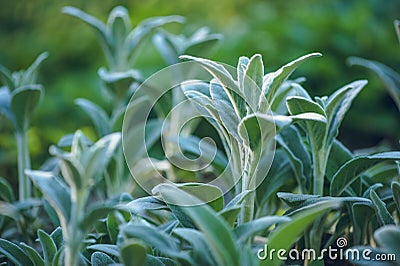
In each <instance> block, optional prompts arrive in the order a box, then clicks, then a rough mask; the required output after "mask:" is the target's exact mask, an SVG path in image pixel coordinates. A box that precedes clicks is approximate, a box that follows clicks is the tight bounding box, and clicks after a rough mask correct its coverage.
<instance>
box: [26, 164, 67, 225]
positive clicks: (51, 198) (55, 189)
mask: <svg viewBox="0 0 400 266" xmlns="http://www.w3.org/2000/svg"><path fill="white" fill-rule="evenodd" d="M25 172H26V174H27V175H28V176H30V177H31V178H32V181H33V183H34V184H35V185H36V186H37V187H38V188H39V189H40V190H41V191H42V193H43V196H44V197H45V198H46V199H47V201H48V202H49V203H50V205H51V206H52V207H53V208H54V209H55V211H56V212H57V214H58V218H59V219H60V221H61V223H62V224H63V225H65V224H66V223H67V222H68V221H69V219H70V215H71V196H70V192H69V189H68V187H67V186H66V185H65V184H64V183H62V182H61V181H60V180H59V179H58V178H56V177H55V176H54V175H53V174H51V173H49V172H42V171H32V170H26V171H25Z"/></svg>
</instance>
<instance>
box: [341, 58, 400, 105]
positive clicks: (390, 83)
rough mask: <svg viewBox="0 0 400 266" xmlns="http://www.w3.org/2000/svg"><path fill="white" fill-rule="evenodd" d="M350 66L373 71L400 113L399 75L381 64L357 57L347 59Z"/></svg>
mask: <svg viewBox="0 0 400 266" xmlns="http://www.w3.org/2000/svg"><path fill="white" fill-rule="evenodd" d="M348 62H349V64H350V65H359V66H363V67H366V68H368V69H370V70H372V71H374V72H375V73H376V74H377V75H378V77H379V78H380V79H381V80H382V81H383V83H384V84H385V86H386V89H387V90H388V92H389V94H390V95H391V96H392V98H393V100H394V102H395V103H396V105H397V108H398V109H399V111H400V74H399V73H397V72H396V71H394V70H393V69H391V68H389V67H387V66H385V65H384V64H381V63H379V62H377V61H373V60H367V59H363V58H359V57H350V58H349V59H348Z"/></svg>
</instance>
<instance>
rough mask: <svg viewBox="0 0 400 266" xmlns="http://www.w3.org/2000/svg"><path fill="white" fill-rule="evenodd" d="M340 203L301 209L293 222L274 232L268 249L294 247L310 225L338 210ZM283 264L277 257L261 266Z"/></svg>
mask: <svg viewBox="0 0 400 266" xmlns="http://www.w3.org/2000/svg"><path fill="white" fill-rule="evenodd" d="M339 206H340V202H338V201H323V202H319V203H316V204H313V205H309V206H307V207H304V208H302V209H299V210H298V212H296V214H294V215H293V216H291V217H290V218H291V221H289V222H286V223H283V224H281V225H280V226H279V227H278V228H277V229H276V230H275V231H273V232H272V233H271V234H270V236H269V239H268V249H269V250H271V249H275V250H279V249H285V250H289V248H290V247H291V246H292V245H293V243H294V242H295V241H296V240H297V239H298V238H299V237H300V236H301V235H302V233H304V231H305V230H306V229H307V228H308V227H309V225H310V224H311V223H312V222H313V221H314V220H315V219H317V218H318V217H320V216H322V215H323V214H325V213H326V212H327V211H329V210H331V209H333V208H338V207H339ZM280 264H281V262H280V261H279V260H278V258H277V257H274V258H273V259H272V260H261V261H260V265H268V266H275V265H280Z"/></svg>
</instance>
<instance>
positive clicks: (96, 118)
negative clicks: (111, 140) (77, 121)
mask: <svg viewBox="0 0 400 266" xmlns="http://www.w3.org/2000/svg"><path fill="white" fill-rule="evenodd" d="M75 103H76V104H77V105H78V106H79V107H81V108H82V109H83V110H84V111H85V112H86V114H87V115H88V116H89V117H90V119H91V120H92V123H93V125H94V126H95V128H96V130H97V133H98V134H99V136H100V137H102V136H104V135H107V134H109V133H110V132H111V125H110V122H109V119H108V116H107V113H106V112H105V111H104V110H103V109H102V108H101V107H100V106H98V105H96V104H95V103H93V102H91V101H89V100H86V99H76V100H75Z"/></svg>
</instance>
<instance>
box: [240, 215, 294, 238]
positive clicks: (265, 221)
mask: <svg viewBox="0 0 400 266" xmlns="http://www.w3.org/2000/svg"><path fill="white" fill-rule="evenodd" d="M290 220H291V219H290V218H289V217H284V216H266V217H262V218H258V219H256V220H253V221H250V222H247V223H244V224H241V225H239V226H238V227H236V228H235V229H234V233H235V235H236V238H237V239H236V243H238V244H244V243H246V241H248V240H249V239H250V238H251V237H253V236H254V235H255V234H257V233H258V232H260V231H265V230H267V229H269V228H270V227H271V226H272V225H274V224H281V223H286V222H289V221H290Z"/></svg>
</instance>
